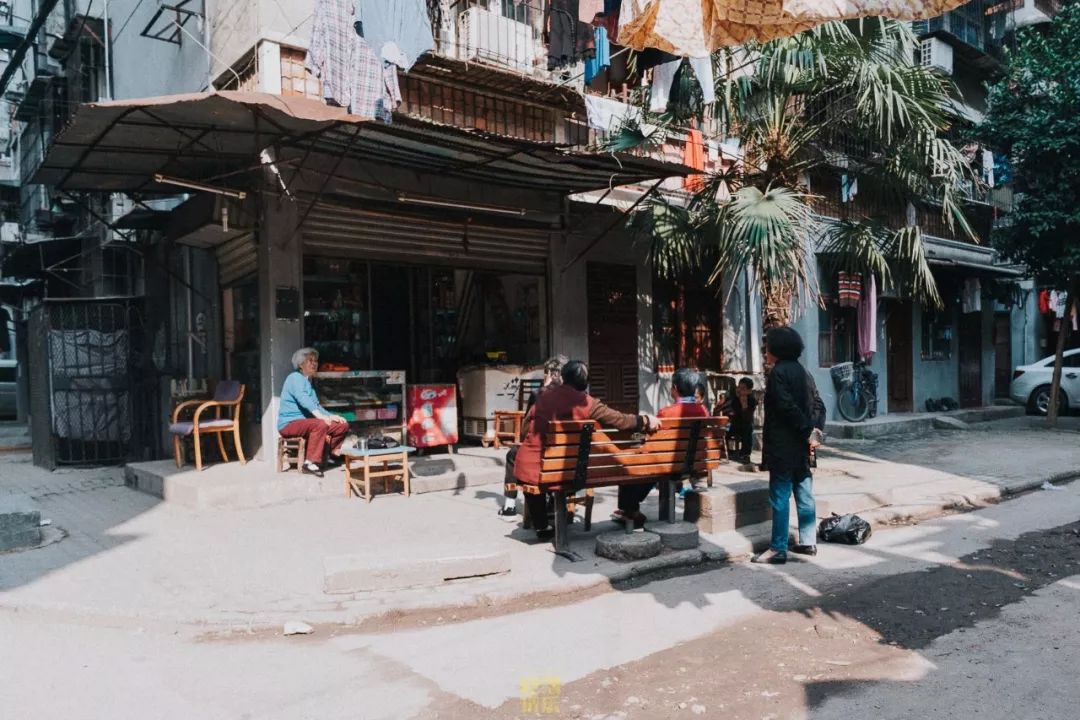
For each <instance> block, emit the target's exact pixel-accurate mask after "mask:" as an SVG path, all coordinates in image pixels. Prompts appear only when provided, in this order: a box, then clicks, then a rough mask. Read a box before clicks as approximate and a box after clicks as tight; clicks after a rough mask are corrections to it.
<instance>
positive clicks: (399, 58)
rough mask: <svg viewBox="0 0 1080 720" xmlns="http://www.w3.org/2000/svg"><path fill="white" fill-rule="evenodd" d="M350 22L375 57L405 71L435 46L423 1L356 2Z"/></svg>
mask: <svg viewBox="0 0 1080 720" xmlns="http://www.w3.org/2000/svg"><path fill="white" fill-rule="evenodd" d="M354 21H355V23H356V31H357V33H358V34H359V35H360V36H361V37H362V38H364V40H366V41H367V43H368V45H370V46H371V49H372V50H374V51H375V54H376V55H378V56H379V57H380V58H382V59H383V60H385V61H386V62H389V63H393V64H394V65H397V66H398V67H399V68H401V69H402V70H405V71H408V70H409V68H411V67H412V66H413V63H415V62H416V60H417V58H419V57H420V56H421V55H423V54H424V53H425V52H427V51H428V50H431V49H432V47H434V44H435V41H434V38H433V37H432V34H431V19H430V18H429V16H428V8H427V2H426V0H356V11H355V17H354Z"/></svg>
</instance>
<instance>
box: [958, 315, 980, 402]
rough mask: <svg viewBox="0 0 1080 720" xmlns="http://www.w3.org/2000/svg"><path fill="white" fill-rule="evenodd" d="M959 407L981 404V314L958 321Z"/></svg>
mask: <svg viewBox="0 0 1080 720" xmlns="http://www.w3.org/2000/svg"><path fill="white" fill-rule="evenodd" d="M959 360H960V363H959V365H960V407H965V408H969V407H979V406H980V405H982V314H981V313H973V314H970V315H967V316H964V317H963V318H962V319H961V322H960V352H959Z"/></svg>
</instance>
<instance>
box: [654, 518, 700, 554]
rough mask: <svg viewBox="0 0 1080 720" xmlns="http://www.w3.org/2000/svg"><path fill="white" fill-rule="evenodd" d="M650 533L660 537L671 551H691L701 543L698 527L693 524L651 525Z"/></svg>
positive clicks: (662, 542)
mask: <svg viewBox="0 0 1080 720" xmlns="http://www.w3.org/2000/svg"><path fill="white" fill-rule="evenodd" d="M649 532H652V533H655V534H657V535H659V536H660V542H661V544H663V546H664V547H666V548H667V549H669V550H691V549H693V548H696V547H697V546H698V543H699V542H700V536H699V534H698V528H697V525H695V524H694V523H692V522H674V523H655V524H652V525H649Z"/></svg>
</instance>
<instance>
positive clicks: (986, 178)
mask: <svg viewBox="0 0 1080 720" xmlns="http://www.w3.org/2000/svg"><path fill="white" fill-rule="evenodd" d="M982 171H983V182H985V183H986V184H987V185H989V186H990V187H994V153H993V152H992V151H990V150H983V151H982Z"/></svg>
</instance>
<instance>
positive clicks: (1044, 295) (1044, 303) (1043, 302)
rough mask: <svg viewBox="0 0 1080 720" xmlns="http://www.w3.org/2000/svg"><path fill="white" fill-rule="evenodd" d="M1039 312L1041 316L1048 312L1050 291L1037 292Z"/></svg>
mask: <svg viewBox="0 0 1080 720" xmlns="http://www.w3.org/2000/svg"><path fill="white" fill-rule="evenodd" d="M1039 312H1040V313H1042V314H1043V315H1046V314H1047V313H1049V312H1050V291H1049V290H1040V291H1039Z"/></svg>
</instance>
